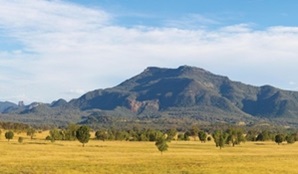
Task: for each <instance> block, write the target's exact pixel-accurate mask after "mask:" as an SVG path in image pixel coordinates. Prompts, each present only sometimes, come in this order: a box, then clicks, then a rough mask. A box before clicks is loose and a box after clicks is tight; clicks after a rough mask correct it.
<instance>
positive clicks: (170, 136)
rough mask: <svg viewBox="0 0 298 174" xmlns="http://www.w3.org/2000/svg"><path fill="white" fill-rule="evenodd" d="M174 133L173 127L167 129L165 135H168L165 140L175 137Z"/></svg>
mask: <svg viewBox="0 0 298 174" xmlns="http://www.w3.org/2000/svg"><path fill="white" fill-rule="evenodd" d="M176 134H177V129H175V128H172V129H169V130H168V131H167V135H168V136H167V140H168V141H171V140H173V139H174V138H175V136H176Z"/></svg>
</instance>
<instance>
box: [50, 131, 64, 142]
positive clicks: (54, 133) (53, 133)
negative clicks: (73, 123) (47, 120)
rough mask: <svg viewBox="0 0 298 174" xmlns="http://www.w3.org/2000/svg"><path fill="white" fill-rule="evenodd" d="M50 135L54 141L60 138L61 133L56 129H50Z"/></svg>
mask: <svg viewBox="0 0 298 174" xmlns="http://www.w3.org/2000/svg"><path fill="white" fill-rule="evenodd" d="M50 136H51V139H53V140H54V141H55V140H61V139H62V135H61V133H60V131H59V130H58V129H52V130H50Z"/></svg>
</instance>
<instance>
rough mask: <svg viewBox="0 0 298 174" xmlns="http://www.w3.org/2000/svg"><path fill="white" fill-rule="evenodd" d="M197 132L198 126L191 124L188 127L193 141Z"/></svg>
mask: <svg viewBox="0 0 298 174" xmlns="http://www.w3.org/2000/svg"><path fill="white" fill-rule="evenodd" d="M198 133H199V128H198V127H197V126H192V127H191V129H190V134H191V136H192V137H193V138H194V140H195V141H196V140H197V137H198Z"/></svg>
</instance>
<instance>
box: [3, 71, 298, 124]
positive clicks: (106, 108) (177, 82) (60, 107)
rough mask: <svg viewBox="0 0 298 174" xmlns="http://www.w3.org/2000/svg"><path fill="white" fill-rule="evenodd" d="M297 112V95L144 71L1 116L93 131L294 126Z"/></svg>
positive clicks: (220, 79) (204, 74) (195, 74)
mask: <svg viewBox="0 0 298 174" xmlns="http://www.w3.org/2000/svg"><path fill="white" fill-rule="evenodd" d="M34 106H35V105H34ZM297 108H298V92H294V91H286V90H281V89H278V88H274V87H272V86H268V85H267V86H261V87H256V86H252V85H246V84H243V83H241V82H235V81H232V80H230V79H229V78H228V77H224V76H220V75H215V74H212V73H210V72H208V71H206V70H203V69H200V68H196V67H190V66H181V67H179V68H177V69H169V68H158V67H149V68H147V69H145V70H144V71H143V72H142V73H140V74H139V75H136V76H134V77H132V78H131V79H128V80H126V81H124V82H123V83H121V84H119V85H117V86H115V87H113V88H108V89H98V90H94V91H91V92H88V93H86V94H84V95H83V96H81V97H80V98H77V99H73V100H71V101H70V102H66V101H65V100H62V99H60V100H58V101H55V102H53V103H52V104H42V105H38V106H35V107H31V109H30V107H28V106H27V107H25V108H15V107H14V108H13V109H10V110H9V109H8V110H7V111H6V112H5V113H6V117H8V116H7V115H10V114H14V117H17V116H16V115H22V114H27V115H29V116H32V115H34V116H33V117H40V115H43V117H46V118H47V119H54V120H53V121H55V119H57V118H59V119H61V120H63V121H66V122H67V121H69V122H80V123H86V124H90V125H93V126H107V125H111V124H116V125H121V126H127V125H131V124H135V123H137V124H145V125H154V126H156V125H157V126H177V125H178V126H183V125H189V124H192V123H194V122H198V121H199V122H201V123H215V122H220V123H222V122H224V123H238V122H245V123H246V124H250V123H256V122H259V121H264V120H265V121H267V122H268V121H271V122H273V123H278V124H282V125H291V126H297V125H298V124H297V123H298V117H297V116H298V109H297ZM74 113H75V114H74ZM57 115H60V116H59V117H57ZM72 115H75V116H74V117H73V118H72V117H71V116H72ZM29 116H28V117H29ZM1 118H2V119H3V118H4V117H3V116H2V117H1ZM19 118H20V117H19ZM20 120H22V119H20ZM38 120H39V121H40V119H38ZM31 121H32V120H31ZM32 122H34V119H33V121H32Z"/></svg>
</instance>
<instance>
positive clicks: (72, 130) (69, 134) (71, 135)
mask: <svg viewBox="0 0 298 174" xmlns="http://www.w3.org/2000/svg"><path fill="white" fill-rule="evenodd" d="M78 128H79V126H78V125H76V124H69V125H68V127H67V128H66V129H65V130H63V135H64V138H63V139H64V140H70V141H74V140H76V139H77V137H76V132H77V130H78Z"/></svg>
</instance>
